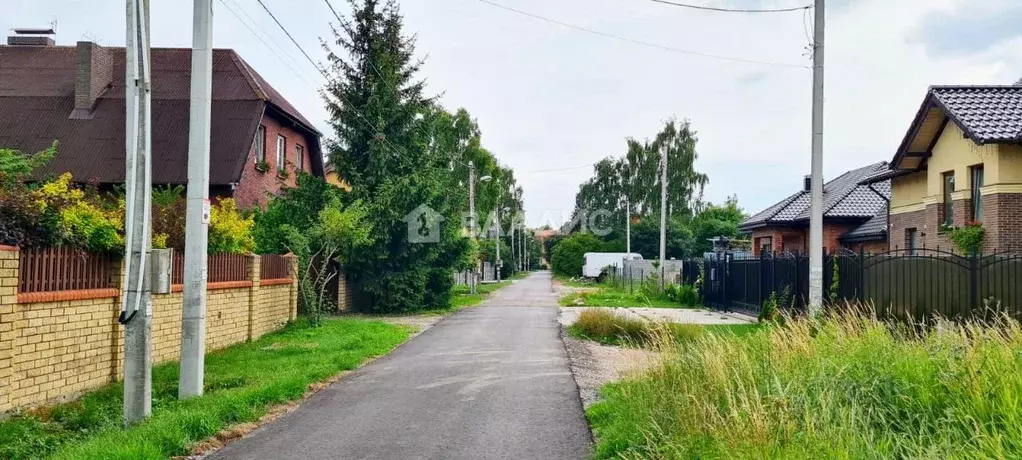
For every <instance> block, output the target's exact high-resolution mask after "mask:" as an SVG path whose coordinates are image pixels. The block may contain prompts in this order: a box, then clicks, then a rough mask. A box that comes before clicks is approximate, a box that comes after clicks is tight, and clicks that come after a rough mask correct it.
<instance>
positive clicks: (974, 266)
mask: <svg viewBox="0 0 1022 460" xmlns="http://www.w3.org/2000/svg"><path fill="white" fill-rule="evenodd" d="M969 303H970V304H971V306H972V311H980V310H979V309H980V308H981V307H982V306H983V302H982V301H981V300H980V299H979V256H978V255H977V253H976V251H972V255H971V256H969ZM983 314H984V315H985V314H986V312H983ZM963 316H964V315H963Z"/></svg>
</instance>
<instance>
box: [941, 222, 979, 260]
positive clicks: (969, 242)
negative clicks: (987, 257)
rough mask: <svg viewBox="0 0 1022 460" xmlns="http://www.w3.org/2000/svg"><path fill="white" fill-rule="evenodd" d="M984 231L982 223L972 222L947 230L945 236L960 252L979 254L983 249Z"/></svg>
mask: <svg viewBox="0 0 1022 460" xmlns="http://www.w3.org/2000/svg"><path fill="white" fill-rule="evenodd" d="M985 233H986V232H985V231H984V230H983V225H982V224H980V223H978V222H973V223H971V224H969V225H967V226H965V227H957V228H954V229H952V230H951V231H950V232H948V234H947V237H948V239H949V240H951V242H952V243H954V245H955V247H956V248H958V250H959V251H961V252H962V254H965V255H972V254H979V253H980V251H982V250H983V236H984V234H985Z"/></svg>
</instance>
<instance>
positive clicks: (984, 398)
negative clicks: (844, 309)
mask: <svg viewBox="0 0 1022 460" xmlns="http://www.w3.org/2000/svg"><path fill="white" fill-rule="evenodd" d="M1020 355H1022V327H1020V325H1019V324H1018V323H1017V322H1015V321H1014V320H1010V319H1002V320H1000V321H999V322H998V323H996V324H993V325H982V324H975V323H973V324H964V325H944V326H943V327H941V328H939V329H932V330H927V331H923V332H916V330H914V329H911V328H908V327H899V326H895V325H892V324H888V323H885V322H883V321H879V320H877V319H876V318H875V317H873V316H870V315H864V314H862V315H847V316H842V317H837V316H830V317H825V318H821V319H813V318H800V319H789V320H788V322H787V325H786V326H783V327H773V328H768V329H765V330H763V331H761V332H757V333H753V334H747V335H744V336H742V337H737V336H729V335H726V334H719V335H718V334H708V335H707V336H706V337H704V338H703V339H701V340H696V341H693V342H691V343H690V344H689V345H688V346H686V347H683V348H679V349H678V350H677V351H675V352H674V353H672V354H671V358H670V359H667V360H665V361H664V362H663V363H662V364H661V365H660V366H658V367H655V368H654V369H652V370H651V371H649V372H648V373H647V374H645V375H644V376H642V377H641V378H638V379H632V380H629V381H626V382H623V383H620V384H616V385H612V386H609V387H606V388H605V389H604V392H603V395H604V397H605V399H604V401H603V402H601V403H598V404H597V405H595V406H593V407H592V408H591V409H590V410H589V413H588V415H589V420H590V421H591V423H592V425H593V431H594V434H595V436H596V438H597V439H599V444H598V445H597V447H596V457H597V458H721V459H745V458H780V459H786V458H787V459H796V458H798V459H802V458H954V459H965V458H1008V457H1012V456H1013V454H1010V452H1018V451H1019V446H1022V430H1019V422H1018V414H1019V411H1020V403H1019V401H1020V399H1022V398H1020V395H1022V360H1019V359H1018V356H1020Z"/></svg>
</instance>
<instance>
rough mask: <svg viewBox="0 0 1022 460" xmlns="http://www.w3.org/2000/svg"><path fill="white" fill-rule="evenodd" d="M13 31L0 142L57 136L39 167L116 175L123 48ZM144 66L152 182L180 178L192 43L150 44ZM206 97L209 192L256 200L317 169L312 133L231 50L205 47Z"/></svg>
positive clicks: (98, 178)
mask: <svg viewBox="0 0 1022 460" xmlns="http://www.w3.org/2000/svg"><path fill="white" fill-rule="evenodd" d="M19 38H24V37H10V38H9V39H8V45H7V46H3V45H0V78H2V80H3V84H0V147H2V148H13V149H17V150H21V151H25V152H36V151H39V150H43V149H45V148H46V147H48V146H49V145H50V144H51V143H52V142H53V141H54V140H56V141H58V142H59V143H60V146H59V147H58V149H57V155H56V157H55V158H54V159H53V160H52V161H51V162H50V163H49V164H47V165H46V166H44V167H43V168H41V171H39V174H41V175H50V174H60V173H63V172H70V173H71V174H72V175H73V176H74V179H75V180H76V181H78V182H88V183H95V184H99V185H101V186H104V185H105V186H112V185H113V184H119V183H123V182H124V168H125V165H124V152H125V147H124V138H125V113H124V111H125V101H124V94H125V91H124V86H125V84H124V75H125V65H124V60H125V51H124V48H112V47H102V46H99V45H97V44H95V43H92V42H78V43H77V45H76V46H54V45H53V41H52V39H48V40H41V41H27V42H26V41H24V40H19ZM151 69H152V124H153V128H152V149H153V184H154V185H164V184H182V185H183V184H186V183H187V181H188V179H187V176H188V173H187V164H188V161H187V157H188V119H189V93H190V77H191V49H188V48H153V49H152V54H151ZM212 96H213V98H212V99H213V104H212V121H211V123H212V126H211V135H210V196H211V197H214V198H216V197H220V198H222V197H233V198H235V199H236V200H237V202H238V205H239V207H242V208H249V207H253V206H260V205H264V204H265V202H266V199H267V197H268V196H269V195H272V194H275V193H277V192H279V191H280V189H281V188H282V187H284V186H293V185H294V184H295V176H296V174H295V171H297V170H302V171H305V172H308V173H311V174H314V175H318V176H323V159H322V158H323V156H322V153H321V148H320V140H319V138H320V133H319V132H318V131H317V130H316V129H315V128H314V127H313V126H312V123H310V122H309V121H308V120H307V119H305V117H303V116H302V114H301V113H299V112H298V110H297V109H295V108H294V106H292V105H291V104H290V103H288V101H287V100H285V99H284V98H283V96H281V95H280V93H278V92H277V91H276V90H274V89H273V87H272V86H270V84H269V83H267V82H266V80H264V79H263V78H262V77H261V76H260V75H259V74H258V73H256V72H255V71H254V70H252V68H251V67H250V66H249V65H248V64H247V63H245V61H244V60H243V59H241V57H240V56H239V55H238V54H237V53H236V52H234V51H233V50H230V49H217V50H214V52H213V90H212ZM263 160H265V163H264V162H263ZM261 165H262V166H265V170H262V169H263V168H260V167H259V166H261Z"/></svg>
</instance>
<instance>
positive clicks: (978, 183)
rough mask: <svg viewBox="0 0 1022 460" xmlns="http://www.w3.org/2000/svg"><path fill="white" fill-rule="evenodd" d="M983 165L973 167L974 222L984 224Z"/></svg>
mask: <svg viewBox="0 0 1022 460" xmlns="http://www.w3.org/2000/svg"><path fill="white" fill-rule="evenodd" d="M982 188H983V165H976V166H973V167H972V189H971V193H972V216H971V217H972V221H973V222H980V223H982V222H983V195H982V194H981V193H980V192H981V190H980V189H982Z"/></svg>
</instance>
